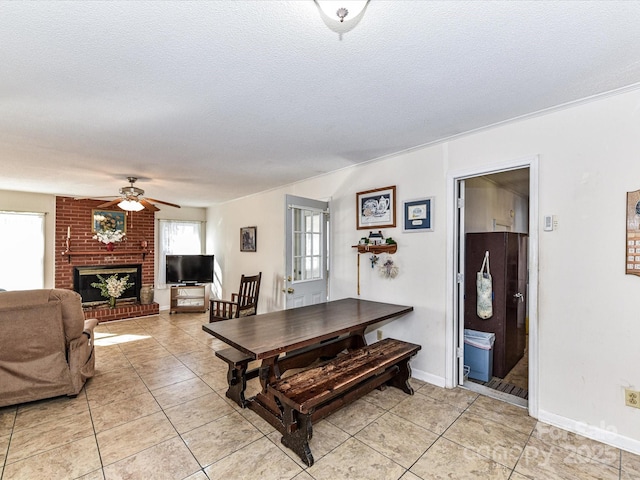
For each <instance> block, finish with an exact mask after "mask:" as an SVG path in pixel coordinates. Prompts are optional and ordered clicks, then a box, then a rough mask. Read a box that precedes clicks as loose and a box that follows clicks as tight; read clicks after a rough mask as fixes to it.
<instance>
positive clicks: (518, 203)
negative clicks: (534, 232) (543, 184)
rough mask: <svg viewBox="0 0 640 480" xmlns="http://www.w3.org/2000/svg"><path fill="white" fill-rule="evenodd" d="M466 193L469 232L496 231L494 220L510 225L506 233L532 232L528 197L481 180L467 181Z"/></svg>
mask: <svg viewBox="0 0 640 480" xmlns="http://www.w3.org/2000/svg"><path fill="white" fill-rule="evenodd" d="M464 191H465V221H464V226H465V232H466V233H471V232H493V231H494V229H493V223H494V221H497V222H498V223H499V224H501V225H508V226H509V227H510V228H508V229H507V230H506V231H509V232H517V233H529V199H528V198H525V197H522V196H520V195H516V194H515V193H513V192H511V191H509V190H506V189H504V188H500V187H498V186H497V185H496V184H495V183H493V182H491V181H489V180H487V179H485V178H481V177H478V178H471V179H469V180H466V181H465V188H464ZM500 230H501V229H500V228H497V229H496V231H500Z"/></svg>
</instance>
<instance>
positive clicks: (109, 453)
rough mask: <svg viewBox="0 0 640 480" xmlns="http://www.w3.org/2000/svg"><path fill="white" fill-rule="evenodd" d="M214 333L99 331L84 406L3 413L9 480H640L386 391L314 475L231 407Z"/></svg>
mask: <svg viewBox="0 0 640 480" xmlns="http://www.w3.org/2000/svg"><path fill="white" fill-rule="evenodd" d="M206 321H207V316H206V315H197V314H179V315H169V314H168V313H167V314H161V315H159V316H153V317H146V318H141V319H132V320H127V321H122V322H114V323H104V324H101V325H99V326H98V328H97V330H96V333H97V335H96V348H97V356H96V369H97V373H96V376H95V377H94V378H92V379H91V380H89V382H88V383H87V385H86V388H85V389H84V390H83V391H82V392H81V393H80V395H79V396H78V397H77V398H75V399H70V398H66V397H62V398H55V399H50V400H44V401H40V402H34V403H30V404H24V405H18V406H13V407H4V408H0V477H1V478H2V480H14V479H29V480H32V479H75V478H81V479H87V480H89V479H91V480H93V479H107V480H111V479H151V478H153V479H164V478H166V479H190V480H205V479H207V478H209V479H225V480H227V479H229V480H233V479H250V478H251V479H260V480H271V479H296V480H312V479H315V480H341V479H350V480H358V479H362V480H395V479H403V480H419V479H424V480H426V479H441V478H442V479H444V478H446V479H456V478H459V479H477V478H483V479H484V478H491V479H493V478H495V479H512V480H522V479H526V478H529V479H531V478H533V479H544V480H547V479H611V480H614V479H616V480H620V479H623V480H631V479H638V478H640V456H637V455H633V454H629V453H627V452H622V451H620V450H618V449H615V448H612V447H607V446H605V445H603V444H600V443H597V442H594V441H592V440H589V439H586V438H583V437H579V436H576V435H574V434H571V433H568V432H565V431H563V430H559V429H556V428H553V427H549V426H548V425H545V424H542V423H539V422H536V421H535V420H534V419H532V418H530V417H528V416H527V414H526V411H525V410H523V409H521V408H518V407H515V406H512V405H508V404H506V403H502V402H499V401H497V400H493V399H490V398H487V397H482V396H478V395H477V394H475V393H472V392H470V391H467V390H462V389H454V390H445V389H441V388H438V387H434V386H432V385H429V384H425V383H424V382H420V381H418V380H413V382H412V384H413V386H414V388H415V390H416V393H415V395H413V396H408V395H406V394H404V393H402V392H401V391H399V390H397V389H394V388H387V389H386V390H384V391H374V392H372V393H371V394H369V395H367V396H366V397H364V398H363V399H360V400H358V401H357V402H355V403H354V404H352V405H350V406H348V407H346V408H344V409H342V410H340V411H338V412H336V413H335V414H333V415H331V416H330V417H328V418H327V419H325V420H323V421H321V422H319V423H318V424H317V425H315V426H314V436H313V440H312V442H311V450H312V452H313V454H314V457H315V460H316V463H315V464H314V465H313V466H312V467H310V468H307V467H306V466H305V465H304V464H303V463H302V462H301V461H300V460H299V458H297V457H296V456H295V455H294V454H293V453H292V452H291V451H289V450H288V449H286V448H285V447H283V446H282V445H281V444H280V435H279V434H278V433H277V432H276V431H275V430H274V429H273V428H272V427H271V426H270V425H268V424H267V423H266V422H264V421H263V420H262V419H261V418H260V417H258V416H257V415H256V414H255V413H253V412H252V411H249V410H246V409H245V410H243V409H240V408H238V407H237V406H236V405H235V404H233V403H232V402H230V401H228V400H227V399H226V397H225V396H224V392H225V390H226V364H224V363H223V362H222V361H220V360H219V359H217V358H216V357H215V355H214V351H215V350H216V349H218V348H223V347H224V344H222V343H221V342H219V341H217V340H216V339H214V338H213V337H211V336H210V335H208V334H206V333H204V332H203V331H202V329H201V325H202V324H203V323H205V322H206ZM251 388H252V389H254V391H255V389H256V384H255V381H254V383H253V384H252V385H251Z"/></svg>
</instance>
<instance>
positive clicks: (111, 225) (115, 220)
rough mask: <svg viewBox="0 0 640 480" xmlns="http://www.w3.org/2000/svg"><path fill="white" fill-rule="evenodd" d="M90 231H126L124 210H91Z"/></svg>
mask: <svg viewBox="0 0 640 480" xmlns="http://www.w3.org/2000/svg"><path fill="white" fill-rule="evenodd" d="M91 218H92V223H91V231H92V232H94V233H95V232H102V231H105V230H120V231H121V232H126V231H127V220H126V219H127V217H126V215H125V212H122V211H120V212H116V211H112V210H96V209H93V210H92V211H91Z"/></svg>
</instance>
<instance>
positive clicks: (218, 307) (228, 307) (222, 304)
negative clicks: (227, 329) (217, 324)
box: [209, 300, 238, 322]
mask: <svg viewBox="0 0 640 480" xmlns="http://www.w3.org/2000/svg"><path fill="white" fill-rule="evenodd" d="M209 309H210V312H209V317H210V319H209V320H210V322H211V321H216V320H227V319H229V318H235V316H236V313H237V311H238V303H237V302H230V301H228V300H211V301H210V306H209Z"/></svg>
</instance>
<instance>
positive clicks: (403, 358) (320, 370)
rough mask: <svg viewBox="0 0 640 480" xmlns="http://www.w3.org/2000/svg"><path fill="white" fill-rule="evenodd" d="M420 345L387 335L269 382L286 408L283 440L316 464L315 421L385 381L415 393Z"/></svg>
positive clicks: (279, 403) (307, 461)
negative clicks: (413, 382)
mask: <svg viewBox="0 0 640 480" xmlns="http://www.w3.org/2000/svg"><path fill="white" fill-rule="evenodd" d="M420 348H421V347H420V345H416V344H413V343H408V342H403V341H401V340H394V339H391V338H387V339H384V340H381V341H379V342H377V343H374V344H372V345H369V346H365V347H361V348H358V349H356V350H353V351H351V352H349V353H346V354H344V355H340V356H338V357H337V358H334V359H333V360H330V361H329V362H327V363H325V364H324V365H321V366H318V367H313V368H309V369H307V370H304V371H302V372H299V373H296V374H294V375H292V376H290V377H287V378H282V379H280V380H277V381H276V382H274V383H273V384H270V385H267V392H268V393H270V394H271V395H273V396H274V397H275V399H276V402H277V403H278V405H279V407H280V409H281V414H282V419H283V432H284V433H283V436H282V439H281V441H282V443H283V445H285V446H286V447H288V448H290V449H291V450H293V451H294V452H296V453H297V454H298V455H299V456H300V458H301V459H302V461H303V462H305V463H306V464H307V465H309V466H311V465H313V455H312V454H311V450H310V449H309V440H310V439H311V437H312V435H313V430H312V426H311V425H312V421H313V422H315V421H317V420H319V419H321V418H324V417H326V416H327V415H329V414H330V413H332V412H334V411H336V410H337V409H339V408H341V407H342V406H344V405H347V404H349V403H351V402H353V401H355V400H357V399H358V398H360V397H362V396H363V395H365V394H367V393H369V392H371V391H372V390H374V389H376V388H378V387H381V386H383V385H385V384H386V385H391V386H394V387H397V388H399V389H401V390H403V391H404V392H406V393H408V394H410V395H412V394H413V388H411V385H410V384H409V379H410V378H411V368H410V366H409V360H410V359H411V357H413V356H414V355H415V354H416V353H418V350H420Z"/></svg>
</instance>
